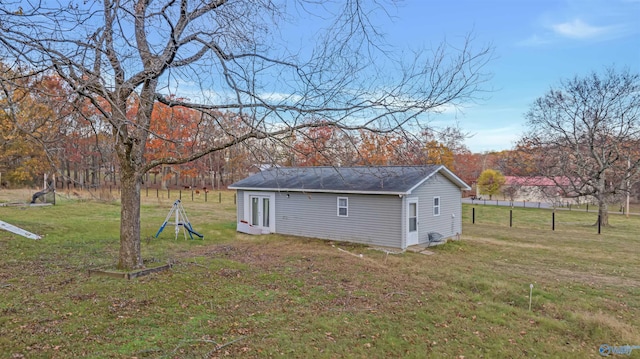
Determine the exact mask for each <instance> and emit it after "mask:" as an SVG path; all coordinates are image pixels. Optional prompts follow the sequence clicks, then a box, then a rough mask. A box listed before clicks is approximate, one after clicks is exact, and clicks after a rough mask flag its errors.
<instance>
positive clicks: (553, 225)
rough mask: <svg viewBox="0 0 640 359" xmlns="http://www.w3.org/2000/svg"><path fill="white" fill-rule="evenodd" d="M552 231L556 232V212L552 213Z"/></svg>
mask: <svg viewBox="0 0 640 359" xmlns="http://www.w3.org/2000/svg"><path fill="white" fill-rule="evenodd" d="M551 230H552V231H555V230H556V212H555V211H554V212H551Z"/></svg>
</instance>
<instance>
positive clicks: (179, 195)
mask: <svg viewBox="0 0 640 359" xmlns="http://www.w3.org/2000/svg"><path fill="white" fill-rule="evenodd" d="M178 199H179V200H181V201H182V190H178Z"/></svg>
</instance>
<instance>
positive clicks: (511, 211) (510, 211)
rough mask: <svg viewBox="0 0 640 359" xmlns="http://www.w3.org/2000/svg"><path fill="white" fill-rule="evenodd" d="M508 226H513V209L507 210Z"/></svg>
mask: <svg viewBox="0 0 640 359" xmlns="http://www.w3.org/2000/svg"><path fill="white" fill-rule="evenodd" d="M509 227H513V210H512V209H510V210H509Z"/></svg>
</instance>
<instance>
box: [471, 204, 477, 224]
mask: <svg viewBox="0 0 640 359" xmlns="http://www.w3.org/2000/svg"><path fill="white" fill-rule="evenodd" d="M471 223H472V224H476V207H473V208H471Z"/></svg>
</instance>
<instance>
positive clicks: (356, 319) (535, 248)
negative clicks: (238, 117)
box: [0, 191, 640, 358]
mask: <svg viewBox="0 0 640 359" xmlns="http://www.w3.org/2000/svg"><path fill="white" fill-rule="evenodd" d="M172 194H173V193H172ZM78 195H80V196H77V195H74V194H69V195H68V196H64V195H61V196H58V200H57V203H58V204H57V205H56V206H49V207H0V219H1V220H4V221H6V222H9V223H11V224H14V225H18V226H20V227H23V228H24V229H27V230H30V231H32V232H36V233H38V234H42V235H44V238H43V239H42V240H40V241H34V240H31V239H27V238H23V237H19V236H17V235H13V234H11V233H9V232H5V231H0V253H1V254H0V256H1V257H0V298H2V300H1V301H0V358H22V357H24V358H73V357H92V358H132V357H136V358H203V357H204V358H216V357H246V358H253V357H260V358H273V357H283V358H343V357H353V358H393V357H396V358H400V357H402V358H423V357H427V356H432V357H454V358H462V357H465V358H480V357H484V358H499V357H511V358H517V357H543V358H547V357H557V358H589V357H591V358H598V357H600V354H599V352H598V349H599V347H600V346H601V345H602V344H609V345H611V346H622V345H640V259H639V257H638V253H639V252H640V235H639V234H638V232H639V231H640V217H632V218H630V219H627V218H625V217H623V216H620V215H611V216H610V222H611V224H612V227H607V228H604V229H603V231H602V234H600V235H598V234H597V229H596V228H595V227H594V226H593V223H594V222H595V220H596V217H595V216H596V214H595V213H585V212H581V211H571V212H569V211H557V212H556V230H555V231H552V230H551V212H550V211H548V210H537V209H522V208H519V209H518V208H516V209H514V210H513V227H509V208H496V207H492V206H475V219H476V223H475V224H471V211H472V208H473V207H471V206H465V207H464V216H463V221H464V234H463V236H462V240H460V241H454V242H449V243H447V244H446V245H443V246H439V247H435V248H431V250H432V252H433V254H432V255H424V254H419V253H412V252H406V253H402V254H386V253H384V252H382V251H377V250H372V249H369V248H367V247H365V246H360V245H350V244H344V243H332V242H326V241H320V240H313V239H306V238H297V237H286V236H279V235H270V236H259V237H258V236H247V235H242V234H238V233H236V232H235V223H234V222H235V205H234V203H233V194H232V193H231V192H225V193H223V197H222V203H218V193H217V192H216V193H213V192H211V193H209V198H208V201H207V202H206V203H205V202H204V200H203V198H202V197H197V198H194V200H193V201H192V200H191V197H190V194H189V196H188V197H186V198H185V195H184V194H183V202H184V207H185V209H186V212H187V214H188V216H189V219H190V220H191V223H192V224H193V226H194V229H195V230H197V231H198V232H200V233H203V234H204V236H205V239H204V240H199V239H196V240H185V239H184V238H183V237H182V234H181V235H180V237H179V238H178V239H177V240H176V239H174V231H173V227H172V226H167V228H166V229H165V230H164V232H163V233H162V234H161V235H160V237H159V238H157V239H156V238H153V236H154V235H155V233H156V231H157V230H158V228H159V226H160V225H161V224H162V222H163V221H164V219H165V217H166V215H167V213H168V211H169V209H170V208H171V204H172V203H173V200H175V198H177V197H174V198H171V199H167V198H166V197H164V198H157V197H155V193H153V194H152V193H150V195H149V196H148V197H147V196H145V194H144V193H143V208H142V223H141V226H142V233H143V243H142V250H143V256H144V258H145V259H146V260H148V263H149V266H153V265H156V264H163V263H167V262H169V263H173V268H172V269H171V270H170V271H166V272H162V273H158V274H152V275H149V276H145V277H140V278H138V279H133V280H124V279H115V278H109V277H102V276H89V275H88V270H89V269H96V268H104V269H109V268H112V267H113V265H114V264H115V263H116V260H117V253H118V228H119V206H118V204H117V203H116V202H111V201H104V202H98V201H96V200H93V199H87V196H86V195H85V196H82V194H78ZM174 195H175V196H177V195H178V194H177V193H175V194H174ZM28 196H29V193H28V192H24V193H19V192H15V191H14V192H7V191H0V201H15V200H16V199H17V198H23V197H24V198H28ZM201 196H202V195H201ZM98 197H101V198H103V199H109V194H106V193H103V194H102V195H101V196H98ZM340 249H341V250H340ZM360 254H362V256H360ZM530 284H533V291H532V294H533V295H532V301H531V310H529V293H530ZM618 356H619V357H628V356H626V355H618ZM629 357H631V358H640V349H637V350H633V351H632V352H631V355H630V356H629Z"/></svg>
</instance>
